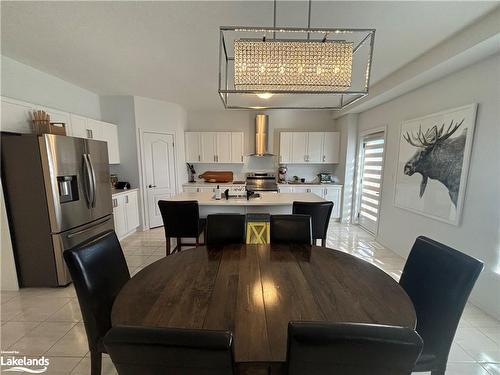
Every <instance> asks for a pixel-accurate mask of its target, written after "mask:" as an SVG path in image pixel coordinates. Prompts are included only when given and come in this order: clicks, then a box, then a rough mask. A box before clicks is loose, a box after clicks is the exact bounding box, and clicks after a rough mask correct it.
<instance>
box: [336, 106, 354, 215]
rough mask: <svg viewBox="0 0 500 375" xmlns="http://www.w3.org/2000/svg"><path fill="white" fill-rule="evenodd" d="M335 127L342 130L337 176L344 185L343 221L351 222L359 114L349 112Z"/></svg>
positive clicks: (337, 121) (338, 120)
mask: <svg viewBox="0 0 500 375" xmlns="http://www.w3.org/2000/svg"><path fill="white" fill-rule="evenodd" d="M335 128H336V130H337V131H339V132H340V162H339V164H338V166H337V176H338V177H339V179H340V183H341V184H343V185H344V188H343V190H342V211H341V221H342V222H343V223H350V222H351V220H352V214H353V203H352V202H353V199H352V198H353V194H354V175H355V170H356V152H357V139H358V115H357V114H356V113H354V114H348V115H346V116H343V117H341V118H339V119H337V120H336V121H335Z"/></svg>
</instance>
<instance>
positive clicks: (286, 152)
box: [279, 132, 293, 163]
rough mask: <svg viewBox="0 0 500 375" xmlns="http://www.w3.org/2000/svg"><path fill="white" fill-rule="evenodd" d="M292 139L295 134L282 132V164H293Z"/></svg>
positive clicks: (280, 157) (280, 159) (280, 158)
mask: <svg viewBox="0 0 500 375" xmlns="http://www.w3.org/2000/svg"><path fill="white" fill-rule="evenodd" d="M292 139H293V133H291V132H281V133H280V156H279V161H280V163H291V162H292Z"/></svg>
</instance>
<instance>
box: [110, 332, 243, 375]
mask: <svg viewBox="0 0 500 375" xmlns="http://www.w3.org/2000/svg"><path fill="white" fill-rule="evenodd" d="M104 345H105V346H106V349H107V350H108V353H109V355H110V357H111V360H112V361H113V363H114V365H115V367H116V369H117V371H118V374H119V375H138V374H140V375H165V374H177V375H232V374H234V359H233V336H232V334H231V332H229V331H208V330H200V329H182V328H157V327H130V326H117V327H114V328H112V329H111V330H110V331H109V333H108V334H107V335H106V337H105V338H104Z"/></svg>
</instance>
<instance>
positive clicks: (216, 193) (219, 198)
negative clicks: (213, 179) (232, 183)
mask: <svg viewBox="0 0 500 375" xmlns="http://www.w3.org/2000/svg"><path fill="white" fill-rule="evenodd" d="M221 198H222V195H221V191H220V187H219V185H217V188H216V189H215V199H216V200H218V201H219V200H221Z"/></svg>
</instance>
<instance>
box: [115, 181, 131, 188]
mask: <svg viewBox="0 0 500 375" xmlns="http://www.w3.org/2000/svg"><path fill="white" fill-rule="evenodd" d="M115 189H117V190H128V189H130V182H127V181H118V182H117V183H116V184H115Z"/></svg>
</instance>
